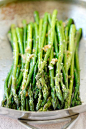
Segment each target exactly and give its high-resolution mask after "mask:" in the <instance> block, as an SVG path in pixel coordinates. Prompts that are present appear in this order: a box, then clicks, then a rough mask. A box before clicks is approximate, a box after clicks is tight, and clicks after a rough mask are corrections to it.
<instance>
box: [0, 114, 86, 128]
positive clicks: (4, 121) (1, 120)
mask: <svg viewBox="0 0 86 129" xmlns="http://www.w3.org/2000/svg"><path fill="white" fill-rule="evenodd" d="M85 121H86V112H84V113H81V114H80V115H79V116H78V118H77V119H76V120H75V121H74V122H73V123H72V124H71V125H70V126H69V127H68V128H67V129H86V122H85ZM65 124H67V122H61V123H54V124H47V125H45V124H44V125H43V124H42V125H34V126H35V127H37V128H38V129H62V127H63V126H64V125H65ZM0 129H27V128H26V127H24V126H22V125H21V124H20V123H19V122H18V120H15V119H12V118H8V117H6V116H2V115H0ZM28 129H29V128H28Z"/></svg>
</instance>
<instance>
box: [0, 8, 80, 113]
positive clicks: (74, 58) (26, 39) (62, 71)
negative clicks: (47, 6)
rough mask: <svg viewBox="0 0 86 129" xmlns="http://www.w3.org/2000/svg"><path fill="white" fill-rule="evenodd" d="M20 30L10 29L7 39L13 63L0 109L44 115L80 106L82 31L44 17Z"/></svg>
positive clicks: (73, 26)
mask: <svg viewBox="0 0 86 129" xmlns="http://www.w3.org/2000/svg"><path fill="white" fill-rule="evenodd" d="M34 20H35V22H34V23H33V22H31V23H29V24H27V23H26V20H23V21H22V23H23V27H22V28H19V27H16V26H15V25H14V24H12V25H11V29H10V30H9V32H8V39H9V41H10V43H11V46H12V49H13V55H14V62H13V64H12V66H11V69H10V71H9V73H8V75H7V77H6V79H5V84H4V98H3V101H2V106H3V107H7V108H12V109H17V110H26V111H29V110H30V111H47V110H57V109H64V108H69V107H73V106H76V105H80V104H81V100H80V93H79V86H80V67H79V57H78V48H79V41H80V39H81V35H82V29H81V28H80V29H79V30H76V27H75V24H74V21H73V19H71V18H70V19H68V20H67V21H66V22H63V21H59V20H58V19H57V10H54V11H53V14H52V15H51V14H49V13H45V14H44V18H42V19H40V18H39V13H38V12H37V11H35V12H34Z"/></svg>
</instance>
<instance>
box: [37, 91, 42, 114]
mask: <svg viewBox="0 0 86 129" xmlns="http://www.w3.org/2000/svg"><path fill="white" fill-rule="evenodd" d="M41 103H42V91H41V89H40V90H39V97H38V102H37V105H36V110H37V111H38V110H39V108H40V107H41Z"/></svg>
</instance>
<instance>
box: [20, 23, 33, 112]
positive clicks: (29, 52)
mask: <svg viewBox="0 0 86 129" xmlns="http://www.w3.org/2000/svg"><path fill="white" fill-rule="evenodd" d="M27 48H28V51H27V53H26V62H25V69H24V73H23V81H22V91H21V110H24V109H25V97H24V96H25V93H26V92H25V90H26V81H27V75H28V69H29V64H30V58H31V57H30V54H31V49H32V24H29V25H28V30H27Z"/></svg>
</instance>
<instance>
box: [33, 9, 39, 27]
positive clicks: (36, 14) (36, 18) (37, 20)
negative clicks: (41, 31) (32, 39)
mask: <svg viewBox="0 0 86 129" xmlns="http://www.w3.org/2000/svg"><path fill="white" fill-rule="evenodd" d="M34 20H35V22H36V23H37V25H39V13H38V11H34Z"/></svg>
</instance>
